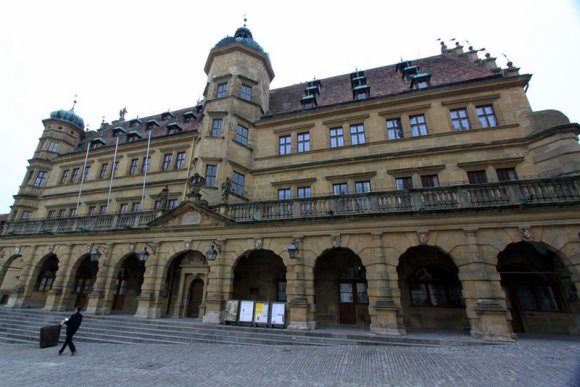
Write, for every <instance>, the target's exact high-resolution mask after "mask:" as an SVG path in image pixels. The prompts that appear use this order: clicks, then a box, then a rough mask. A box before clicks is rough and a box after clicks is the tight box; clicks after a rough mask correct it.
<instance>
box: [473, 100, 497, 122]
mask: <svg viewBox="0 0 580 387" xmlns="http://www.w3.org/2000/svg"><path fill="white" fill-rule="evenodd" d="M475 111H476V112H477V117H478V118H479V122H480V123H481V126H482V127H484V128H493V127H494V126H497V119H496V118H495V113H494V111H493V106H491V105H484V106H477V107H476V108H475Z"/></svg>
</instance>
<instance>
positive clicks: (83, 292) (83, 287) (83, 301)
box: [75, 278, 91, 309]
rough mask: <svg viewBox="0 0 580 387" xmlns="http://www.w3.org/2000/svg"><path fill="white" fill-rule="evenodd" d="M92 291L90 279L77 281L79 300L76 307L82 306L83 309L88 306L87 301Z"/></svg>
mask: <svg viewBox="0 0 580 387" xmlns="http://www.w3.org/2000/svg"><path fill="white" fill-rule="evenodd" d="M90 289H91V279H90V278H88V279H87V278H79V279H78V280H77V287H76V289H75V290H76V292H77V293H78V294H77V299H76V302H75V306H80V307H82V308H83V309H84V308H85V307H86V306H87V301H88V295H89V291H90Z"/></svg>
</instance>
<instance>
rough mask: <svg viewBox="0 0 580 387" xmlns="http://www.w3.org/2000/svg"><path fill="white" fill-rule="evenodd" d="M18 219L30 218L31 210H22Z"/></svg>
mask: <svg viewBox="0 0 580 387" xmlns="http://www.w3.org/2000/svg"><path fill="white" fill-rule="evenodd" d="M20 219H22V220H28V219H32V211H22V215H20Z"/></svg>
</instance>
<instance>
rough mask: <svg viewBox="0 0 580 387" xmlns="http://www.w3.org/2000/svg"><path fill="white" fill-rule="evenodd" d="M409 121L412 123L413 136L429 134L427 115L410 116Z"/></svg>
mask: <svg viewBox="0 0 580 387" xmlns="http://www.w3.org/2000/svg"><path fill="white" fill-rule="evenodd" d="M409 123H410V124H411V134H412V135H413V137H418V136H426V135H427V123H426V122H425V116H424V115H423V114H419V115H416V116H411V117H409Z"/></svg>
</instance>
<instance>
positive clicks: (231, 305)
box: [224, 300, 239, 321]
mask: <svg viewBox="0 0 580 387" xmlns="http://www.w3.org/2000/svg"><path fill="white" fill-rule="evenodd" d="M238 304H239V301H238V300H227V301H226V312H225V317H224V320H225V321H236V320H237V319H238Z"/></svg>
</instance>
